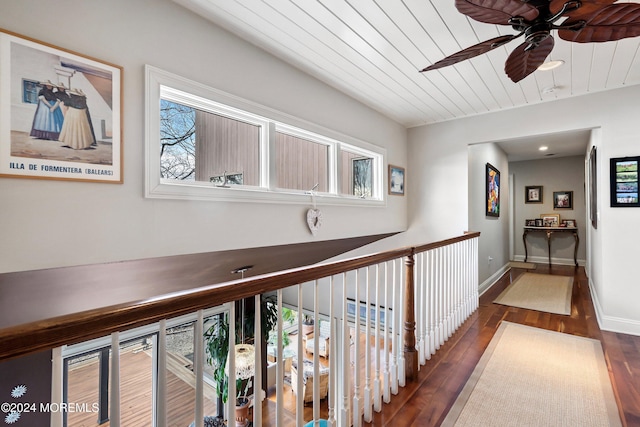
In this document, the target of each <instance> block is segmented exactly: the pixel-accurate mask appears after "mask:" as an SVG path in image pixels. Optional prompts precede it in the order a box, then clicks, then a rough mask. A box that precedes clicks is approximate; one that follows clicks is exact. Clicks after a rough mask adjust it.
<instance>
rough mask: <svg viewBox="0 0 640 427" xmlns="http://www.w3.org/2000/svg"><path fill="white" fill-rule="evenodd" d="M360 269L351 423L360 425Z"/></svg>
mask: <svg viewBox="0 0 640 427" xmlns="http://www.w3.org/2000/svg"><path fill="white" fill-rule="evenodd" d="M359 273H360V270H356V281H355V286H356V289H355V304H356V314H355V319H354V325H353V327H354V335H355V336H354V338H353V339H354V340H355V345H354V355H353V359H354V369H353V425H354V426H356V427H360V424H361V418H360V413H361V409H362V401H361V400H360V352H361V350H360V332H361V331H360V274H359Z"/></svg>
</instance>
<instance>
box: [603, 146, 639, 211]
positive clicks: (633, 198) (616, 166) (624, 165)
mask: <svg viewBox="0 0 640 427" xmlns="http://www.w3.org/2000/svg"><path fill="white" fill-rule="evenodd" d="M638 163H640V156H638V157H621V158H613V159H611V165H610V168H611V169H610V173H611V177H610V184H611V207H614V208H619V207H637V206H640V202H639V201H638Z"/></svg>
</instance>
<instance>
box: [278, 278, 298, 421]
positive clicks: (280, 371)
mask: <svg viewBox="0 0 640 427" xmlns="http://www.w3.org/2000/svg"><path fill="white" fill-rule="evenodd" d="M276 299H277V304H278V320H277V326H276V328H277V331H278V336H277V338H276V339H277V341H276V361H277V362H276V363H277V364H276V390H278V392H277V393H276V425H278V426H281V425H282V424H283V415H284V396H283V393H282V391H283V390H284V352H283V349H282V346H283V342H282V328H283V325H282V315H281V314H280V313H282V289H278V291H277V292H276ZM298 339H300V335H298Z"/></svg>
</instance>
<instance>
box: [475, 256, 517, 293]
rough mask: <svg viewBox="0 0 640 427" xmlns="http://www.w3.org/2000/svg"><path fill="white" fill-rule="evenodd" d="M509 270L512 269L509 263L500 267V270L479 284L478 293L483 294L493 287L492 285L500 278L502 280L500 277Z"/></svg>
mask: <svg viewBox="0 0 640 427" xmlns="http://www.w3.org/2000/svg"><path fill="white" fill-rule="evenodd" d="M509 270H511V267H510V266H509V263H506V264H505V265H503V266H502V267H501V268H500V269H498V271H496V272H495V273H493V274H492V275H491V276H490V277H489V278H488V279H487V280H485V281H484V282H482V283H481V284H480V286H478V295H479V296H482V294H484V293H485V292H487V291H488V290H489V289H491V287H492V286H493V285H495V284H496V283H497V282H498V280H500V278H501V277H502V276H504V274H505V273H506V272H507V271H509Z"/></svg>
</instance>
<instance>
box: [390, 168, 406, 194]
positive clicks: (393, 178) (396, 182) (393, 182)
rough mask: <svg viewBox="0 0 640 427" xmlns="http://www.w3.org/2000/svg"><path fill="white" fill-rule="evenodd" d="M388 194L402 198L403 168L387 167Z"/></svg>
mask: <svg viewBox="0 0 640 427" xmlns="http://www.w3.org/2000/svg"><path fill="white" fill-rule="evenodd" d="M389 194H391V195H397V196H404V168H401V167H400V166H393V165H389Z"/></svg>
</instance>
